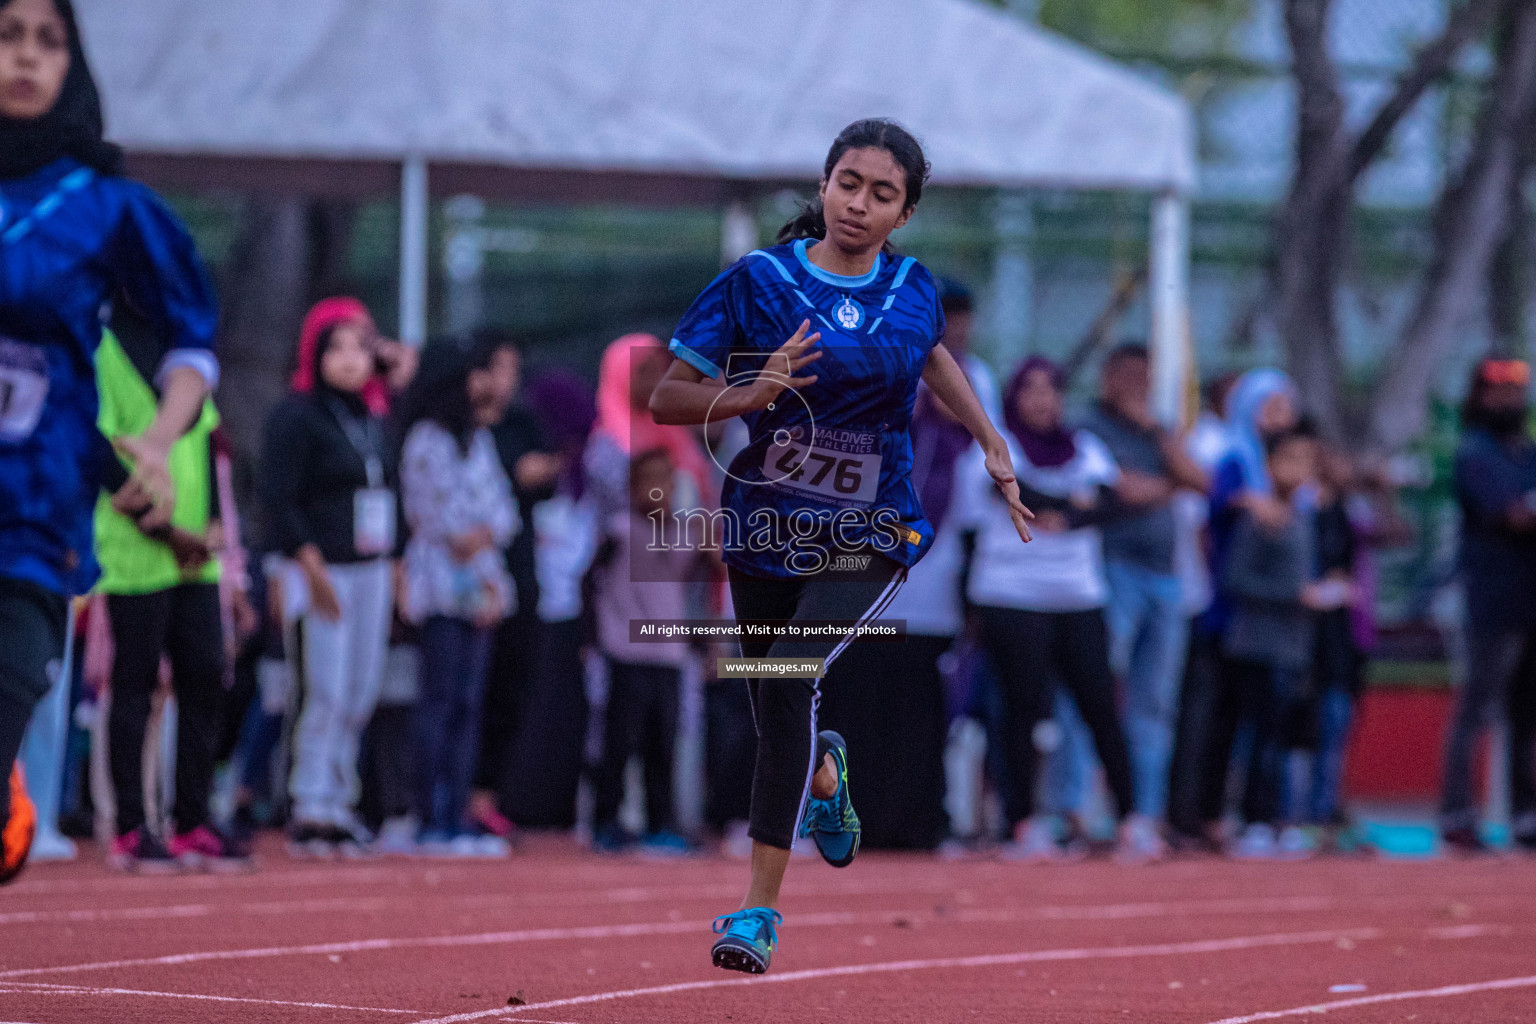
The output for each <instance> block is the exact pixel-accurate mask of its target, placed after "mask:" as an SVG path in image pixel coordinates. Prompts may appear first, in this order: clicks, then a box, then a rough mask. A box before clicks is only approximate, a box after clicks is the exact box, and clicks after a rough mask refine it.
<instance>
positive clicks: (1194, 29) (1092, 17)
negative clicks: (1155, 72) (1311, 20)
mask: <svg viewBox="0 0 1536 1024" xmlns="http://www.w3.org/2000/svg"><path fill="white" fill-rule="evenodd" d="M1252 8H1253V0H1041V3H1040V10H1039V18H1040V24H1042V25H1044V26H1046V27H1047V28H1051V29H1055V30H1056V31H1057V32H1060V33H1061V34H1063V35H1065V36H1069V37H1071V38H1072V39H1076V40H1078V41H1079V42H1082V43H1086V44H1087V45H1089V46H1092V47H1094V48H1096V49H1101V50H1108V51H1110V52H1122V53H1125V52H1134V53H1140V54H1162V55H1167V56H1175V55H1178V56H1187V55H1191V54H1212V53H1221V52H1224V51H1226V50H1228V49H1229V47H1230V44H1231V42H1232V37H1233V34H1234V33H1235V32H1236V30H1237V29H1238V28H1239V27H1240V26H1241V25H1243V24H1244V23H1245V22H1246V21H1247V20H1248V17H1249V15H1250V14H1251V12H1252Z"/></svg>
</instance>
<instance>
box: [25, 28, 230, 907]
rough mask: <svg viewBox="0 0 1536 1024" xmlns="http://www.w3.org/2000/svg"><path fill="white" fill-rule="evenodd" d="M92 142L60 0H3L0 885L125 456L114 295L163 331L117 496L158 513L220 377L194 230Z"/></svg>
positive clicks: (150, 515) (92, 114)
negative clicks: (108, 495) (113, 408)
mask: <svg viewBox="0 0 1536 1024" xmlns="http://www.w3.org/2000/svg"><path fill="white" fill-rule="evenodd" d="M121 174H122V153H121V152H120V151H119V150H118V149H117V147H116V146H113V145H110V144H109V143H107V142H105V141H103V140H102V123H101V103H100V100H99V98H98V96H97V93H96V86H95V84H94V83H93V82H92V80H91V73H90V69H89V68H88V67H87V66H86V62H85V50H84V48H83V47H82V46H81V43H80V34H79V32H78V30H77V29H76V25H75V16H74V11H73V9H72V7H71V5H70V3H69V0H0V771H5V772H8V773H9V774H10V785H9V786H8V787H4V788H0V882H4V881H7V880H8V879H9V878H11V877H13V876H14V875H15V874H16V873H17V872H18V871H20V869H21V866H22V864H23V863H24V862H25V860H26V855H27V851H28V847H29V845H30V842H31V828H30V823H31V821H32V813H31V805H30V803H29V802H28V801H27V799H26V792H25V790H24V789H23V788H22V787H21V784H20V773H19V772H18V771H15V770H13V769H12V763H13V762H14V760H15V757H16V752H17V750H18V749H19V748H20V746H21V739H22V734H23V732H24V731H25V730H26V726H27V719H28V718H30V717H31V714H32V709H33V707H34V706H35V705H36V703H37V701H38V699H39V698H40V697H41V696H42V695H43V694H44V693H46V692H47V690H48V688H49V685H50V683H51V680H50V678H49V667H48V666H49V664H50V663H51V662H52V663H56V662H57V661H58V659H59V658H60V655H61V654H62V652H63V647H64V621H65V613H66V608H67V596H68V595H70V594H82V593H85V592H86V591H87V590H88V589H89V588H90V586H91V584H92V583H93V582H95V579H96V576H97V575H98V573H97V569H96V559H95V556H94V554H93V552H92V539H91V520H92V513H93V511H94V509H95V506H96V495H97V491H98V488H99V487H100V485H101V484H103V483H104V482H105V481H106V480H107V479H109V477H110V475H111V474H112V472H113V470H114V469H116V471H117V474H118V475H119V476H122V475H123V474H122V473H121V467H120V466H118V464H117V460H116V459H115V458H114V457H113V456H112V453H111V449H110V448H109V447H107V445H106V443H105V442H104V440H103V439H102V437H101V435H100V434H99V433H98V432H97V430H96V413H97V400H96V374H95V353H96V346H97V344H98V342H100V340H101V332H102V325H103V321H104V317H105V313H106V311H107V310H108V308H109V305H110V303H112V302H114V301H122V302H127V303H130V304H131V305H132V306H133V308H134V311H135V312H136V313H137V314H138V315H140V316H141V317H144V318H146V319H147V320H148V321H149V322H150V323H152V324H153V325H154V326H155V328H156V331H155V334H156V336H157V337H160V338H162V339H164V344H165V348H166V351H165V354H164V356H163V358H162V360H161V362H160V366H159V368H158V371H157V373H156V375H155V384H156V386H157V388H158V389H159V392H160V402H159V410H158V413H157V415H156V417H155V421H154V423H153V424H152V425H151V426H150V427H149V429H148V430H147V431H145V433H143V434H141V435H139V436H138V437H135V438H123V439H118V447H119V450H120V451H122V452H123V454H124V455H125V456H127V457H128V459H129V460H130V461H131V462H132V463H133V465H134V473H133V479H132V480H131V481H130V482H128V483H127V484H126V485H125V486H123V487H122V488H121V489H120V490H118V492H117V495H116V496H115V498H114V502H115V503H116V504H117V506H118V508H119V509H120V510H122V511H124V512H127V513H130V514H133V515H135V516H138V517H139V522H140V525H141V526H143V527H145V528H152V527H154V526H155V525H163V524H164V523H166V522H168V521H169V517H170V511H171V504H172V501H173V498H174V496H173V495H172V493H171V479H170V472H169V470H168V468H167V465H166V459H167V455H168V454H169V451H170V447H171V444H172V442H174V441H175V440H176V439H177V438H178V437H180V436H181V435H182V434H183V433H185V432H186V429H187V427H188V426H189V425H190V424H191V423H192V421H193V419H194V418H195V417H196V416H197V415H198V413H199V412H200V411H201V409H202V405H203V399H204V397H205V396H206V395H207V394H208V392H209V390H210V388H212V387H213V385H214V384H215V383H216V382H217V379H218V362H217V360H216V359H215V358H214V355H213V337H214V330H215V328H216V326H217V320H218V316H217V309H216V307H215V302H214V298H213V289H212V286H211V284H210V283H209V280H208V275H207V274H206V272H205V271H204V269H203V266H202V264H201V263H200V262H199V261H198V259H197V254H196V253H195V251H194V250H193V247H192V240H191V238H189V237H188V236H187V233H186V231H185V229H183V228H182V226H181V225H180V223H178V222H177V221H176V219H175V217H174V216H173V215H172V214H171V212H170V211H169V210H168V209H167V208H166V207H165V206H164V204H162V203H161V202H160V200H159V199H157V198H156V197H155V196H154V195H153V193H151V192H150V191H149V190H148V189H146V188H144V187H143V186H142V185H139V184H136V183H134V182H131V181H128V180H126V179H124V178H123V177H121Z"/></svg>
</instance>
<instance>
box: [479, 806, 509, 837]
mask: <svg viewBox="0 0 1536 1024" xmlns="http://www.w3.org/2000/svg"><path fill="white" fill-rule="evenodd" d="M469 820H470V821H471V822H473V823H474V824H476V825H479V826H480V828H481V829H483V830H484V831H485V832H486V833H487V834H489V835H493V836H497V837H499V838H501V839H511V838H512V833H514V832H516V831H517V826H516V825H514V824H512V819H511V818H509V817H507V816H506V815H505V814H502V813H501V811H500V810H498V809H497V808H496V805H495V804H492V803H482V804H480V805H479V806H477V807H475V808H474V809H473V810H471V811H470V815H469Z"/></svg>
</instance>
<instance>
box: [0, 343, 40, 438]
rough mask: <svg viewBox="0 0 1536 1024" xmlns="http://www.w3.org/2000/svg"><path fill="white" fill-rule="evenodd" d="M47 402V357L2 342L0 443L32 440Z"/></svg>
mask: <svg viewBox="0 0 1536 1024" xmlns="http://www.w3.org/2000/svg"><path fill="white" fill-rule="evenodd" d="M47 402H48V357H47V356H45V355H44V354H43V352H42V350H41V349H40V348H38V347H37V346H36V345H23V344H22V343H21V342H19V341H12V340H11V339H9V338H0V443H8V444H16V443H18V442H21V441H25V440H26V439H27V438H29V437H31V436H32V432H33V431H34V430H36V429H37V424H38V421H39V420H41V419H42V418H43V406H44V405H46V404H47Z"/></svg>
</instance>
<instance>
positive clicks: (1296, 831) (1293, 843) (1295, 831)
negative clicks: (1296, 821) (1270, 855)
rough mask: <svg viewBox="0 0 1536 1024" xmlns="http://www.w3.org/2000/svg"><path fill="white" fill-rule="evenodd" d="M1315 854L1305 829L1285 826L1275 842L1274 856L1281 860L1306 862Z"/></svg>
mask: <svg viewBox="0 0 1536 1024" xmlns="http://www.w3.org/2000/svg"><path fill="white" fill-rule="evenodd" d="M1316 852H1317V847H1316V846H1315V845H1313V843H1312V839H1311V837H1310V836H1308V835H1307V833H1306V830H1305V829H1301V828H1298V827H1296V826H1295V825H1287V826H1285V828H1282V829H1281V830H1280V837H1279V839H1277V840H1276V841H1275V856H1276V857H1278V858H1279V859H1281V860H1306V859H1307V858H1308V857H1311V856H1312V855H1313V854H1315V853H1316Z"/></svg>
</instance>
